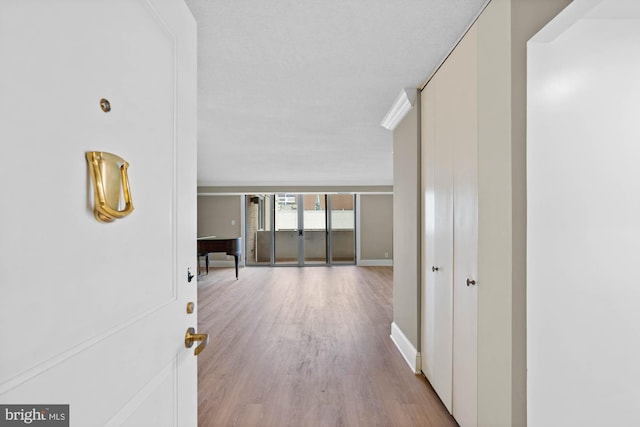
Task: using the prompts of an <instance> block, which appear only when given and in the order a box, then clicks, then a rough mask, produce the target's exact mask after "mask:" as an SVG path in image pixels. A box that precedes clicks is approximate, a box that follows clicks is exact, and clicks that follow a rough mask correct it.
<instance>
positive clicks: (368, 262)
mask: <svg viewBox="0 0 640 427" xmlns="http://www.w3.org/2000/svg"><path fill="white" fill-rule="evenodd" d="M358 266H360V267H393V260H392V259H359V260H358Z"/></svg>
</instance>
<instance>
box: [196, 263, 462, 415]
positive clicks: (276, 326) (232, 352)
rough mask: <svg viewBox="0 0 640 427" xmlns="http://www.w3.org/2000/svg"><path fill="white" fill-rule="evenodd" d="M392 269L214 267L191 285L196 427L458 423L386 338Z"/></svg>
mask: <svg viewBox="0 0 640 427" xmlns="http://www.w3.org/2000/svg"><path fill="white" fill-rule="evenodd" d="M392 277H393V272H392V269H391V267H355V266H340V267H308V268H295V267H293V268H289V267H279V268H262V267H253V268H243V269H242V271H241V272H240V278H239V280H236V279H235V274H234V273H233V272H232V270H231V269H226V268H217V269H213V270H211V271H210V273H209V275H208V276H201V277H200V278H199V280H198V310H199V313H198V316H199V326H198V330H199V331H203V332H206V333H209V334H210V337H211V339H210V343H209V347H208V348H207V349H206V350H205V351H204V352H202V353H201V354H200V355H199V356H198V370H199V374H198V382H199V384H198V399H199V405H198V409H199V426H201V427H209V426H278V427H279V426H292V427H293V426H296V427H297V426H313V427H315V426H367V427H368V426H403V427H404V426H421V427H430V426H432V427H446V426H456V425H457V424H456V423H455V421H454V420H453V418H451V416H450V415H449V414H448V412H447V410H446V409H445V408H444V406H443V405H442V403H441V402H440V401H439V400H438V398H437V397H436V395H435V393H434V392H433V390H432V389H431V387H430V386H429V384H428V383H427V382H426V380H425V379H424V378H423V377H421V376H416V375H414V374H412V373H411V371H410V369H409V368H408V366H407V364H406V362H405V361H404V359H403V358H402V356H401V355H400V353H399V352H398V350H397V349H396V347H395V346H394V344H393V342H392V341H391V339H390V338H389V334H390V328H391V322H392V303H391V298H392Z"/></svg>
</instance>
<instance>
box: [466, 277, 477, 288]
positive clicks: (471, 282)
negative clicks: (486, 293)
mask: <svg viewBox="0 0 640 427" xmlns="http://www.w3.org/2000/svg"><path fill="white" fill-rule="evenodd" d="M475 284H476V281H475V280H471V279H467V286H471V285H475Z"/></svg>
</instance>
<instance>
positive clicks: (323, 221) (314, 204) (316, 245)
mask: <svg viewBox="0 0 640 427" xmlns="http://www.w3.org/2000/svg"><path fill="white" fill-rule="evenodd" d="M301 220H302V222H301V223H298V228H299V230H302V233H301V235H300V238H301V239H302V240H303V242H302V243H303V244H302V251H303V257H302V263H303V264H326V263H327V195H326V194H305V195H303V196H302V218H301Z"/></svg>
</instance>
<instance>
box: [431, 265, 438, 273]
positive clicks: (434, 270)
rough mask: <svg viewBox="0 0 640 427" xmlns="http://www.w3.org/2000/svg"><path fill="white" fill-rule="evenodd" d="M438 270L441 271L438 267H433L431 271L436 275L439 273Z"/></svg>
mask: <svg viewBox="0 0 640 427" xmlns="http://www.w3.org/2000/svg"><path fill="white" fill-rule="evenodd" d="M438 270H439V268H438V267H435V266H433V267H431V271H433V272H434V273H435V272H436V271H438Z"/></svg>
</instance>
